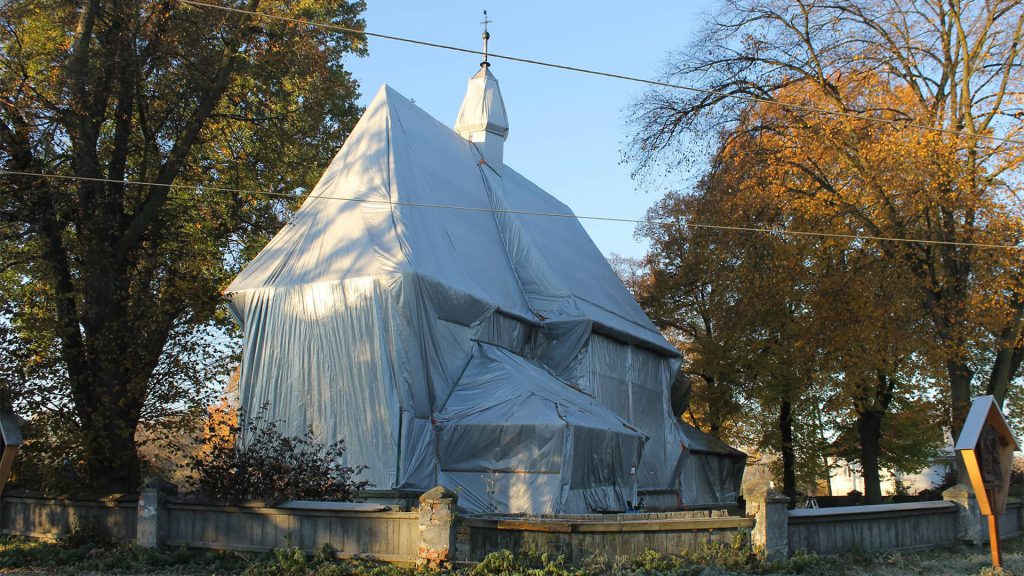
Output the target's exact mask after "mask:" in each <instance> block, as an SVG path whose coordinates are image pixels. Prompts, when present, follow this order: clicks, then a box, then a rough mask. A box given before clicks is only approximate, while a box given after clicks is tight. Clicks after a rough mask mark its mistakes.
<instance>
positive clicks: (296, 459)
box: [182, 405, 369, 503]
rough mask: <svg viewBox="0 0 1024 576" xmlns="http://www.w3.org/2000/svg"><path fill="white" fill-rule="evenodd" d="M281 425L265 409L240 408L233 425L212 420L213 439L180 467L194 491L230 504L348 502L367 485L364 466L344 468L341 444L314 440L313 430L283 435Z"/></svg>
mask: <svg viewBox="0 0 1024 576" xmlns="http://www.w3.org/2000/svg"><path fill="white" fill-rule="evenodd" d="M280 423H281V421H279V420H277V421H275V420H270V419H268V418H267V406H266V405H264V406H263V407H262V408H260V410H259V412H257V413H256V415H255V416H249V415H247V414H246V413H245V412H244V411H242V410H239V411H238V420H237V422H233V423H230V424H225V423H223V422H212V421H211V423H210V425H209V432H210V435H211V436H215V437H214V438H213V440H212V441H208V442H207V443H206V445H205V446H204V447H203V449H202V450H200V451H199V452H198V453H193V454H187V455H185V458H184V464H183V465H182V466H183V467H184V468H185V469H186V475H185V476H186V479H187V480H188V481H190V482H191V483H192V484H193V487H194V490H195V492H198V493H200V494H203V495H206V496H210V497H213V498H218V499H222V500H228V501H232V502H238V501H242V500H263V501H266V502H271V503H277V502H282V501H284V500H328V501H350V500H352V498H353V496H355V493H356V492H357V491H359V490H362V489H363V488H365V487H366V486H368V485H369V483H368V482H366V481H359V480H356V476H358V474H359V473H360V472H361V471H362V470H364V469H365V468H366V467H365V466H357V467H350V466H344V465H342V463H341V462H342V458H343V457H344V455H345V444H344V441H338V442H335V443H333V444H324V443H322V442H318V441H317V440H316V437H315V435H314V433H313V427H312V426H310V427H309V428H307V429H306V432H305V434H303V435H302V436H286V435H285V434H283V433H282V432H281V431H280V429H279V426H280ZM243 433H244V436H240V434H243ZM240 438H241V440H240Z"/></svg>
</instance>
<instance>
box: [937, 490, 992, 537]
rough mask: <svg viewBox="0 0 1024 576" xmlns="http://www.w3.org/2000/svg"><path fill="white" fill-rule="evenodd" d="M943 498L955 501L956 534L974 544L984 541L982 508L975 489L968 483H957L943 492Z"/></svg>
mask: <svg viewBox="0 0 1024 576" xmlns="http://www.w3.org/2000/svg"><path fill="white" fill-rule="evenodd" d="M942 499H943V500H945V501H947V502H953V503H954V504H956V507H957V515H956V536H957V539H959V540H961V541H967V542H970V543H971V544H974V545H981V544H982V543H983V540H982V533H981V509H980V508H978V500H977V499H976V498H975V497H974V491H972V490H971V488H970V487H969V486H967V485H966V484H957V485H956V486H953V487H952V488H947V489H946V490H945V491H944V492H943V493H942Z"/></svg>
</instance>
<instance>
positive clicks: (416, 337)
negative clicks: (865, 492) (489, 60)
mask: <svg viewBox="0 0 1024 576" xmlns="http://www.w3.org/2000/svg"><path fill="white" fill-rule="evenodd" d="M494 88H495V89H496V84H495V86H494ZM499 98H500V95H499ZM499 168H500V169H501V175H499V174H498V172H495V171H494V170H493V169H492V168H491V166H489V165H487V164H486V163H482V162H481V156H480V152H479V150H478V149H477V148H476V147H475V146H474V144H473V143H471V142H469V141H467V140H466V139H464V138H462V137H460V136H459V135H457V134H456V133H455V132H453V131H452V130H451V129H449V128H448V127H446V126H444V125H443V124H441V123H439V122H437V121H436V120H434V119H433V118H431V117H430V116H429V115H428V114H426V113H425V112H423V111H422V110H420V109H419V108H417V107H416V106H415V105H414V104H412V103H411V102H409V101H408V100H407V99H405V98H404V97H402V96H400V95H399V94H397V93H396V92H394V91H393V90H391V89H390V88H388V87H383V88H382V89H381V90H380V92H378V94H377V96H376V98H375V99H374V100H373V102H372V103H371V104H370V105H369V106H368V107H367V109H366V112H365V113H364V115H363V117H362V119H361V120H360V121H359V123H358V125H357V126H356V128H355V129H354V130H353V132H352V134H351V135H350V137H349V138H348V140H347V142H346V144H345V146H344V147H343V148H342V149H341V151H340V152H339V153H338V155H337V156H336V157H335V159H334V161H333V162H332V163H331V165H330V167H329V168H328V169H327V171H326V173H325V174H324V176H323V177H322V178H321V180H320V182H319V183H318V184H317V186H316V188H315V189H314V190H313V192H312V193H311V194H310V196H309V198H307V200H306V201H305V202H304V203H303V205H302V207H301V208H300V209H299V210H298V211H297V212H296V214H295V215H294V217H293V218H292V220H291V221H290V222H289V223H288V224H287V225H286V226H285V227H284V228H283V229H282V230H281V232H279V233H278V234H277V235H276V236H275V237H274V238H273V239H272V240H271V242H270V243H269V244H268V245H267V246H266V247H265V248H264V249H263V251H261V252H260V254H259V255H258V256H257V257H256V258H255V259H254V260H253V261H252V262H251V263H250V264H249V265H248V266H247V267H246V268H245V269H244V270H243V271H242V273H241V274H239V276H238V277H237V278H236V279H235V280H234V282H232V284H231V285H230V286H229V288H228V290H227V291H226V295H227V297H228V299H229V302H230V307H231V310H232V312H233V313H234V315H235V316H236V319H237V321H238V322H239V323H240V325H241V326H242V330H243V335H244V348H243V355H242V372H241V381H240V396H241V404H242V407H243V408H245V409H246V410H249V411H254V410H256V409H258V408H259V407H260V406H262V405H263V404H267V405H269V406H270V416H271V417H273V418H277V419H283V420H284V421H285V422H286V426H287V427H288V429H287V430H286V431H290V432H292V433H301V432H302V431H303V430H304V429H305V428H306V427H307V426H309V425H312V426H313V428H314V430H315V431H316V432H317V433H318V434H319V435H320V437H321V439H323V440H324V441H327V442H333V441H335V440H338V439H344V440H345V441H346V445H347V447H348V451H347V454H346V459H347V460H348V462H349V463H352V464H366V465H368V466H369V468H368V470H367V471H366V472H365V473H364V477H365V478H366V479H367V480H369V481H370V482H371V483H372V484H373V486H374V487H375V488H379V489H428V488H431V487H433V486H434V485H436V484H438V483H443V484H445V485H447V486H449V487H451V488H454V489H459V490H460V492H461V495H460V500H461V502H462V504H461V505H462V506H463V507H464V508H465V509H467V510H477V511H480V510H495V511H499V512H507V511H520V512H529V513H578V512H587V511H594V510H621V509H623V508H625V506H626V503H627V501H630V500H632V498H633V495H632V491H633V490H634V489H635V488H637V487H639V488H641V489H651V490H663V491H669V492H672V493H673V494H675V499H676V500H680V501H682V500H685V498H683V496H682V494H683V492H685V490H690V491H696V495H695V496H694V498H695V499H698V500H699V499H703V500H714V499H716V498H720V497H722V495H723V494H726V495H727V494H728V492H729V491H728V490H727V489H725V490H723V489H720V485H722V484H723V483H725V484H727V483H728V482H729V481H731V480H732V479H733V477H734V476H735V470H732V469H728V470H726V469H721V468H714V467H711V468H709V467H708V466H704V465H698V464H699V462H698V461H697V460H694V459H692V458H691V459H690V460H685V456H686V454H687V453H686V452H685V451H684V450H683V449H682V446H683V444H684V443H683V442H682V440H681V439H682V438H683V432H682V429H681V428H680V425H679V423H678V421H676V420H675V419H674V418H673V416H672V414H671V411H670V408H669V406H670V401H669V386H670V385H671V382H672V380H673V377H674V375H675V373H676V372H677V369H678V365H679V354H678V352H677V351H676V350H675V349H674V348H672V346H671V345H669V343H668V342H667V341H666V340H665V339H664V338H663V337H662V336H661V334H659V333H658V331H657V330H656V329H655V328H654V326H653V325H652V324H651V322H650V320H649V319H648V318H647V317H646V316H645V315H644V314H643V312H642V311H641V310H640V307H639V306H638V305H637V304H636V302H635V301H634V300H633V299H632V297H631V296H630V295H629V293H628V292H627V291H626V289H625V288H624V287H623V286H622V283H621V282H620V281H619V279H618V278H617V277H616V276H615V274H614V272H613V271H612V270H611V268H610V267H609V266H608V264H607V262H606V261H605V259H604V257H603V256H602V255H601V253H600V251H598V250H597V248H596V247H595V246H594V245H593V243H592V242H591V240H590V238H589V237H588V236H587V234H586V232H585V231H584V230H583V228H582V226H581V225H580V224H579V222H578V221H577V220H576V219H575V218H552V217H544V216H534V215H529V214H525V213H522V212H545V213H558V214H565V215H567V216H571V214H572V213H571V212H570V211H569V209H568V208H567V207H566V206H565V205H564V204H562V203H560V202H558V201H557V200H555V199H554V198H553V197H551V196H550V195H548V194H547V193H545V192H544V191H543V190H541V189H540V188H538V187H537V186H535V185H533V184H532V183H530V182H529V181H527V180H526V179H525V178H523V177H522V176H520V175H519V174H517V173H516V172H514V171H513V170H512V169H510V168H509V167H507V166H502V167H499ZM339 197H340V198H352V199H355V200H358V201H341V200H338V199H337V198H339ZM437 206H454V207H459V208H458V209H444V208H437ZM467 208H468V209H467ZM645 439H646V441H645ZM689 454H690V455H691V456H692V455H693V454H696V452H692V453H689ZM712 468H714V469H712ZM633 472H636V476H635V477H634V475H633ZM740 472H742V466H741V467H740ZM681 474H683V476H680V475H681ZM687 474H697V475H701V476H700V478H697V479H691V478H688V477H687V476H685V475H687ZM716 474H717V476H716ZM723 478H724V479H723ZM681 486H685V487H687V488H685V489H683V488H681Z"/></svg>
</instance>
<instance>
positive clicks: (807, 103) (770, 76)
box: [627, 0, 1024, 434]
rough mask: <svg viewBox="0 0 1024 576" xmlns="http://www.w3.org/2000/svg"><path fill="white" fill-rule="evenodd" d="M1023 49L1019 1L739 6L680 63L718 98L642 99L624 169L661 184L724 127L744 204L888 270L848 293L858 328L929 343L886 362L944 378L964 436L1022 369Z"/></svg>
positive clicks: (673, 73)
mask: <svg viewBox="0 0 1024 576" xmlns="http://www.w3.org/2000/svg"><path fill="white" fill-rule="evenodd" d="M1022 49H1024V5H1022V4H1021V3H1019V2H1012V1H1005V0H1004V1H999V0H995V1H992V2H984V3H980V2H961V1H958V0H948V1H947V0H941V1H940V0H911V1H910V2H906V1H902V0H848V1H842V2H832V3H825V4H823V3H818V2H809V1H796V2H789V1H785V2H784V1H782V0H728V1H727V2H725V6H724V8H723V10H722V12H721V13H720V14H719V16H718V17H717V18H715V19H713V20H712V21H711V23H710V24H708V26H707V27H706V28H705V31H704V34H703V35H702V36H701V37H700V39H699V40H698V41H697V43H696V45H695V46H694V47H693V49H691V50H688V51H687V52H686V53H683V54H679V55H677V56H676V57H675V58H674V63H673V64H672V65H671V68H670V69H669V70H668V75H669V76H670V77H673V78H675V79H678V80H681V81H683V82H687V83H690V84H697V85H699V86H701V87H703V88H707V89H709V91H707V92H702V93H681V92H673V91H668V90H663V91H662V90H659V91H653V92H651V93H649V94H647V95H646V96H645V97H643V98H642V99H641V101H640V102H639V103H638V106H637V112H636V117H635V121H636V127H637V130H636V135H635V138H634V139H633V141H632V145H631V147H630V149H629V150H628V151H627V158H628V159H629V160H631V161H632V162H634V166H635V167H636V170H637V174H638V175H643V176H647V177H651V176H655V175H657V174H658V173H659V172H658V171H659V170H660V168H661V167H664V166H666V165H667V166H669V167H670V168H671V167H672V166H673V165H675V163H677V162H678V161H679V159H680V158H683V159H684V160H686V159H690V160H694V159H699V158H700V157H701V154H700V153H699V150H700V148H699V145H700V144H701V143H712V142H709V141H708V140H707V139H706V137H704V136H702V135H706V134H708V133H711V134H718V133H724V134H725V136H724V143H723V144H722V145H721V148H720V150H721V152H722V153H723V154H725V155H726V156H727V157H730V158H732V159H733V160H731V162H732V166H733V167H736V166H739V165H741V163H739V160H740V159H745V160H744V162H747V164H746V165H747V166H750V167H752V168H751V169H753V170H755V172H756V173H755V176H756V178H754V180H755V181H756V182H757V186H756V187H751V188H749V190H750V193H755V192H756V194H757V196H758V197H760V198H762V199H763V200H764V202H765V203H766V205H769V206H771V207H773V208H774V209H775V210H778V211H779V212H780V213H782V214H784V215H785V217H783V218H781V219H779V220H777V221H774V222H772V223H771V225H772V226H774V227H778V228H780V229H788V230H791V231H795V230H815V231H821V232H828V233H841V234H848V235H855V236H858V237H860V238H861V239H860V240H855V241H852V242H849V243H848V245H849V247H850V248H853V249H854V250H856V252H857V258H858V260H863V266H868V267H869V268H871V267H877V272H876V273H875V274H874V275H868V276H864V277H862V278H860V280H861V281H862V282H866V284H865V285H864V286H863V287H862V288H860V289H858V290H853V291H851V290H846V292H847V293H849V294H851V295H855V296H857V297H858V298H857V300H858V302H860V304H861V305H860V306H859V309H860V310H861V311H860V312H858V313H857V314H855V315H852V316H850V317H849V318H847V320H848V321H856V322H858V323H859V322H869V323H870V324H872V325H874V324H875V323H876V320H877V319H872V318H870V316H871V315H875V316H878V317H879V318H880V319H885V318H886V317H889V319H890V321H889V322H887V323H886V324H885V326H886V330H887V332H888V333H890V334H891V333H899V332H900V331H904V330H907V329H908V328H912V331H913V332H914V334H915V335H920V334H923V335H925V336H927V339H926V340H922V339H920V338H917V337H915V338H912V339H910V340H908V341H907V343H908V344H912V346H911V349H910V350H906V349H899V350H896V349H894V350H891V351H890V352H891V353H892V354H893V357H894V358H903V359H905V360H904V361H907V362H911V363H922V367H921V368H914V369H912V370H911V373H918V374H922V375H924V374H933V373H932V372H931V371H932V370H934V368H935V367H936V366H938V367H939V369H940V370H939V371H940V372H941V379H942V381H943V382H944V395H943V396H944V398H945V400H946V402H945V405H946V410H947V425H948V427H949V428H950V429H951V431H952V432H953V433H954V434H956V433H957V432H958V431H959V428H960V425H961V423H962V421H963V419H964V417H965V416H966V410H967V408H968V406H969V403H970V398H971V396H972V395H973V394H974V393H976V392H987V393H991V394H994V395H995V396H996V398H997V399H999V401H1000V402H1002V401H1004V400H1005V399H1006V398H1007V395H1008V394H1009V392H1010V390H1011V383H1012V382H1014V381H1015V379H1016V378H1018V377H1019V371H1020V366H1021V362H1022V359H1024V336H1022V331H1024V257H1022V256H1024V250H1021V246H1022V242H1024V205H1022V202H1021V191H1022V180H1021V167H1022V160H1024V146H1021V145H1020V144H1019V143H1018V142H1017V140H1019V139H1021V138H1022V137H1024V123H1022V121H1021V120H1022V118H1024V98H1022V94H1024V70H1022V67H1024V55H1022ZM728 96H740V97H741V98H746V99H735V98H729V97H728ZM751 98H753V99H756V100H754V101H752V100H751ZM779 103H783V104H785V105H779ZM816 110H823V111H824V112H818V111H816ZM922 127H923V128H928V129H932V130H927V129H922ZM951 132H955V133H951ZM666 163H667V164H666ZM755 188H756V191H755ZM716 214H718V213H716ZM879 237H891V238H902V239H906V240H907V241H883V240H877V239H876V238H879ZM835 240H836V242H837V243H841V242H845V241H841V240H840V239H835ZM986 245H998V246H1010V248H1005V247H1003V248H992V247H988V246H986ZM895 288H898V289H897V290H895V291H896V292H899V293H900V294H905V297H901V298H898V299H897V300H895V301H894V300H892V296H891V294H889V292H890V291H892V290H893V289H895ZM865 299H866V300H865ZM872 300H874V305H871V304H870V302H871V301H872ZM922 320H923V321H926V322H927V324H928V325H929V330H928V331H927V332H924V331H923V327H922V324H921V322H920V321H922ZM857 333H858V332H856V331H850V332H849V334H857ZM858 337H859V336H858ZM884 340H885V341H889V340H893V341H895V342H897V343H899V344H900V348H903V347H904V343H903V342H902V341H900V339H898V338H885V339H884ZM864 343H865V344H867V345H868V346H867V348H866V349H865V352H864V353H863V356H866V357H870V356H871V355H872V354H873V353H874V352H873V351H871V346H872V345H873V343H872V342H864ZM842 363H843V367H844V368H849V369H853V367H856V366H859V365H860V359H859V358H856V357H850V356H847V357H845V358H844V359H842ZM869 364H874V362H870V363H869ZM923 366H927V367H926V368H925V367H923ZM872 368H873V367H872ZM894 368H896V366H894ZM857 370H860V369H859V368H857ZM979 375H980V376H981V377H979ZM986 376H987V378H986ZM922 377H923V376H922ZM887 378H888V377H887ZM878 384H879V385H880V389H884V388H886V387H887V386H888V385H887V384H884V383H883V382H882V381H881V380H880V381H879V382H878ZM875 388H879V387H878V386H876V387H875ZM885 396H886V394H885V393H884V390H883V391H882V393H881V395H880V396H879V395H878V394H877V393H872V394H868V395H866V396H864V397H863V399H864V401H863V402H862V403H861V405H862V407H861V408H860V409H859V410H860V411H861V412H866V413H871V412H872V411H874V410H875V408H874V407H875V406H877V405H879V399H881V400H882V402H881V403H882V404H884V398H885ZM859 425H860V424H858V426H859ZM865 425H866V424H865ZM871 426H874V424H872V425H871Z"/></svg>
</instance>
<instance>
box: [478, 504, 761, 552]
mask: <svg viewBox="0 0 1024 576" xmlns="http://www.w3.org/2000/svg"><path fill="white" fill-rule="evenodd" d="M464 524H465V525H466V527H467V528H468V536H469V550H468V554H467V555H468V559H469V560H474V561H478V560H481V559H483V557H484V556H486V555H487V554H489V553H491V552H496V551H499V550H511V551H513V552H519V553H525V552H533V553H545V552H546V553H549V554H555V555H561V556H564V557H565V559H566V561H568V562H580V561H582V560H585V559H586V558H588V557H590V556H592V555H594V554H596V553H601V554H603V555H604V556H605V557H607V558H615V557H618V556H636V555H638V554H640V553H642V552H644V551H645V550H654V551H656V552H662V553H664V554H678V553H680V552H684V551H689V552H696V551H698V550H700V549H701V548H702V547H703V546H704V545H706V544H711V543H718V544H723V545H727V546H728V545H732V544H733V542H735V541H736V539H737V538H740V537H742V538H744V539H748V538H746V537H747V535H748V534H749V532H750V528H751V527H753V525H754V521H753V520H752V519H750V518H744V517H738V516H728V515H727V513H726V512H725V511H724V510H721V511H710V510H707V511H699V512H666V513H657V514H610V515H609V514H606V515H599V514H588V515H575V516H560V517H538V518H524V517H514V516H506V517H501V516H490V517H488V516H476V517H467V518H466V519H465V522H464Z"/></svg>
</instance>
